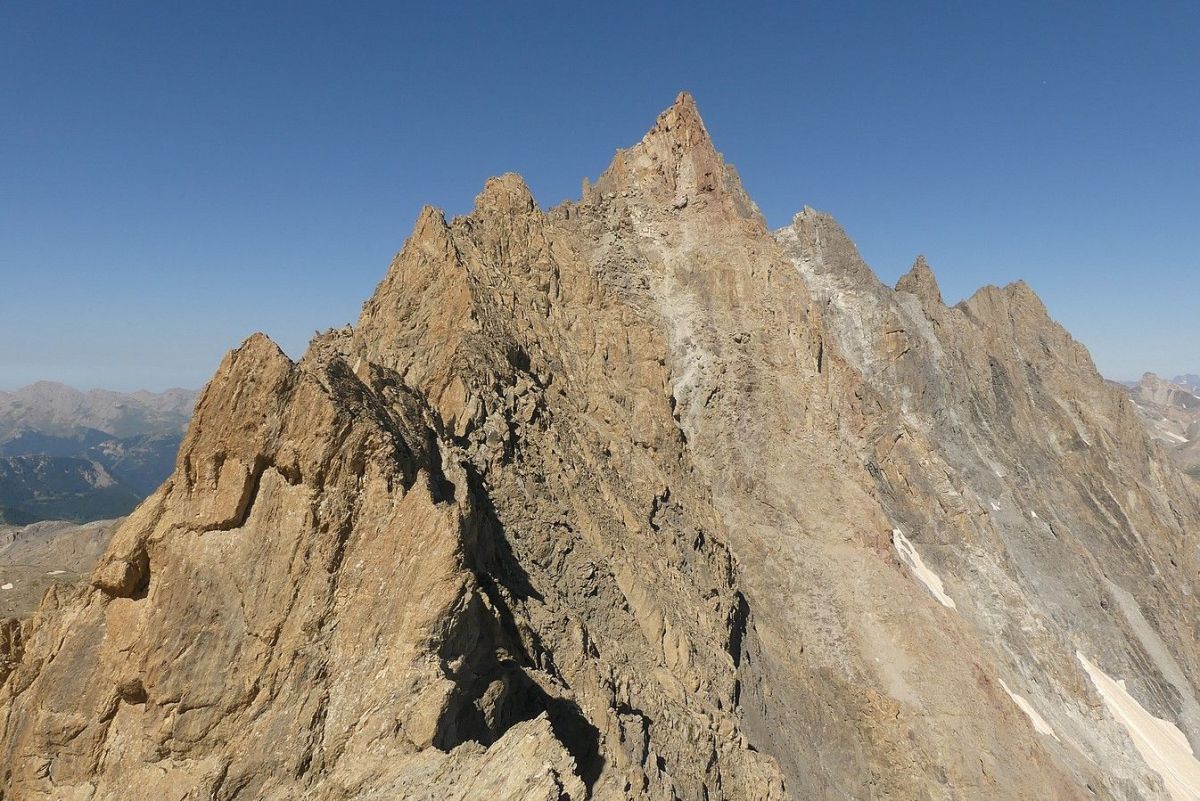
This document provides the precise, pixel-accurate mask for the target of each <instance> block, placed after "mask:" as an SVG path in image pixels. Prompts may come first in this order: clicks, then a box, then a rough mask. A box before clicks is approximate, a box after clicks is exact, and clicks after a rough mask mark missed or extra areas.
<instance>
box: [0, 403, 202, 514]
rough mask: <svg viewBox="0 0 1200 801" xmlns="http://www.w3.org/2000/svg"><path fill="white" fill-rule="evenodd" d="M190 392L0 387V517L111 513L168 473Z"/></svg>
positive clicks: (126, 507)
mask: <svg viewBox="0 0 1200 801" xmlns="http://www.w3.org/2000/svg"><path fill="white" fill-rule="evenodd" d="M196 395H197V393H196V392H195V391H193V390H185V389H171V390H167V391H166V392H162V393H152V392H133V393H120V392H110V391H107V390H92V391H90V392H80V391H78V390H76V389H72V388H71V387H68V386H65V385H63V384H57V383H53V382H49V381H42V382H38V383H36V384H32V385H30V386H28V387H25V388H24V389H20V390H17V391H16V392H0V523H10V524H16V525H24V524H28V523H33V522H36V521H39V520H70V521H75V522H83V521H88V520H100V519H106V518H112V517H119V516H121V515H125V514H128V513H129V512H130V511H132V510H133V508H134V507H135V506H137V504H138V503H139V502H140V501H141V500H142V499H143V498H145V497H146V496H147V495H149V494H150V493H151V492H153V491H154V489H155V488H156V487H157V486H158V485H159V484H160V483H161V482H162V481H163V479H164V478H166V477H167V475H169V474H170V472H171V469H172V467H173V466H174V463H175V453H176V452H177V451H178V450H179V443H180V441H181V439H182V437H183V431H184V428H185V427H186V426H187V422H188V420H189V418H190V417H191V411H192V406H193V405H194V404H195V401H196Z"/></svg>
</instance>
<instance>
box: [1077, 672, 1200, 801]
mask: <svg viewBox="0 0 1200 801" xmlns="http://www.w3.org/2000/svg"><path fill="white" fill-rule="evenodd" d="M1075 656H1076V658H1078V659H1079V662H1080V664H1082V665H1083V669H1084V670H1085V671H1087V674H1088V677H1089V678H1091V680H1092V684H1093V685H1095V687H1096V690H1097V691H1098V692H1099V693H1100V697H1101V698H1103V699H1104V703H1105V705H1106V706H1107V707H1108V711H1109V712H1110V713H1111V714H1112V716H1113V717H1114V718H1116V719H1117V720H1118V721H1120V723H1121V725H1122V726H1124V727H1125V731H1126V732H1128V733H1129V739H1130V740H1132V741H1133V745H1134V747H1135V748H1137V750H1138V753H1139V754H1141V755H1142V759H1143V760H1145V762H1146V765H1147V766H1148V767H1149V768H1150V769H1151V770H1153V771H1154V772H1155V773H1157V774H1158V775H1160V776H1162V780H1163V786H1165V787H1166V788H1167V793H1168V794H1169V795H1170V796H1171V798H1172V799H1174V801H1200V761H1197V760H1196V755H1195V753H1193V751H1192V746H1191V744H1190V743H1188V740H1187V737H1185V736H1184V735H1183V732H1181V731H1180V730H1179V729H1178V728H1177V727H1176V726H1175V724H1174V723H1171V722H1170V721H1167V720H1163V719H1162V718H1156V717H1154V715H1151V714H1150V713H1149V712H1147V711H1146V709H1145V708H1144V707H1142V705H1141V704H1139V703H1138V702H1137V699H1136V698H1134V697H1133V696H1132V695H1130V694H1129V691H1128V690H1127V689H1125V681H1124V679H1121V680H1115V679H1113V678H1112V677H1111V676H1109V675H1108V674H1107V673H1105V672H1104V671H1103V670H1101V669H1100V668H1098V667H1096V666H1095V665H1093V664H1092V663H1091V662H1089V661H1088V659H1087V657H1085V656H1084V655H1083V654H1082V653H1080V652H1079V651H1076V652H1075Z"/></svg>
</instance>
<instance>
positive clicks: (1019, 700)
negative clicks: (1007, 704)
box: [1000, 679, 1062, 743]
mask: <svg viewBox="0 0 1200 801" xmlns="http://www.w3.org/2000/svg"><path fill="white" fill-rule="evenodd" d="M1000 686H1001V687H1003V688H1004V692H1006V693H1008V697H1009V698H1011V699H1012V700H1013V703H1014V704H1016V705H1017V708H1019V709H1020V710H1021V711H1022V712H1024V713H1025V717H1027V718H1029V722H1030V723H1032V724H1033V730H1034V731H1036V732H1037V733H1038V734H1045V735H1047V736H1048V737H1053V738H1054V739H1055V740H1058V735H1057V734H1055V733H1054V729H1052V728H1050V724H1049V723H1047V722H1046V719H1045V718H1044V717H1042V716H1041V715H1039V714H1038V711H1037V710H1036V709H1034V708H1033V704H1031V703H1029V702H1028V701H1026V700H1025V698H1024V697H1023V696H1020V695H1017V694H1016V693H1014V692H1013V691H1012V690H1010V689H1008V685H1007V684H1005V683H1004V679H1000ZM1058 741H1059V742H1060V743H1061V742H1062V740H1058Z"/></svg>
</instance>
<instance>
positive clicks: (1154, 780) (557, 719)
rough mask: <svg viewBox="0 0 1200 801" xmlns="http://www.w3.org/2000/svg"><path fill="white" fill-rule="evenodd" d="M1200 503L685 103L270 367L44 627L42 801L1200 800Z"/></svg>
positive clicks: (29, 745)
mask: <svg viewBox="0 0 1200 801" xmlns="http://www.w3.org/2000/svg"><path fill="white" fill-rule="evenodd" d="M1198 487H1200V485H1198V484H1197V483H1196V482H1194V481H1192V480H1191V479H1189V478H1187V477H1186V476H1184V475H1183V473H1182V472H1181V471H1180V470H1179V469H1178V468H1177V467H1176V466H1175V465H1174V464H1173V463H1172V462H1171V460H1170V458H1169V456H1168V455H1167V454H1166V452H1165V451H1164V450H1163V448H1162V447H1161V445H1159V444H1157V443H1155V442H1154V441H1152V439H1151V438H1150V437H1149V435H1148V433H1147V430H1146V429H1145V427H1144V425H1143V423H1142V420H1141V419H1140V417H1139V414H1138V411H1137V409H1136V408H1135V406H1134V404H1133V402H1132V400H1131V398H1130V397H1129V395H1128V394H1127V393H1125V392H1123V391H1122V390H1120V389H1119V388H1116V387H1113V386H1111V385H1108V384H1106V383H1105V381H1104V380H1103V379H1102V378H1101V377H1100V375H1099V374H1098V373H1097V372H1096V369H1095V367H1094V366H1093V363H1092V360H1091V358H1090V357H1089V355H1088V353H1087V351H1086V349H1085V348H1084V347H1083V346H1082V345H1080V344H1079V343H1078V342H1076V341H1074V340H1073V339H1072V338H1071V336H1070V335H1069V334H1068V333H1067V332H1066V331H1064V330H1063V329H1062V328H1061V327H1060V326H1059V325H1057V324H1056V323H1055V322H1054V321H1053V320H1052V319H1051V318H1050V316H1049V315H1048V313H1047V310H1046V308H1045V307H1044V306H1043V304H1042V303H1041V301H1040V300H1039V299H1038V297H1037V296H1036V295H1035V294H1034V292H1033V290H1032V289H1031V288H1030V287H1029V286H1027V285H1026V284H1024V283H1017V284H1013V285H1010V286H1007V287H1003V288H998V287H994V286H989V287H985V288H983V289H981V290H979V291H978V292H977V293H976V294H975V295H973V296H972V297H971V298H969V299H968V300H966V301H964V302H962V303H959V304H958V305H956V306H952V307H951V306H946V305H945V303H944V302H943V298H942V295H941V292H940V291H939V289H938V284H937V280H936V278H935V276H934V272H933V270H932V269H931V267H930V265H929V264H927V263H926V261H925V260H924V259H917V261H916V263H915V264H914V265H913V268H912V270H911V272H909V273H908V274H907V275H906V276H905V277H904V278H902V279H901V280H900V282H899V284H898V285H897V286H896V287H895V288H891V287H888V286H885V285H884V284H882V283H881V282H880V281H879V280H878V279H877V278H876V276H875V275H874V274H873V273H872V272H871V270H870V269H869V268H868V267H867V265H866V264H864V263H863V261H862V259H861V258H860V257H859V255H858V252H857V251H856V249H855V247H854V244H853V242H852V241H851V240H850V239H849V238H848V237H847V235H846V233H845V232H844V231H843V230H842V229H841V228H840V227H839V226H838V224H837V223H836V222H835V221H834V220H833V219H832V218H831V217H829V216H827V215H825V214H822V213H820V212H817V211H813V210H811V209H808V208H805V209H804V210H803V211H801V212H800V213H799V214H797V215H796V217H795V219H794V220H793V221H792V224H791V225H789V226H787V227H786V228H783V229H781V230H778V231H772V230H770V229H769V228H768V227H767V225H766V224H765V222H764V220H763V217H762V215H761V214H760V213H759V212H758V209H757V207H756V206H755V204H754V202H753V201H752V200H751V198H750V197H749V196H748V195H747V194H746V192H745V191H744V190H743V188H742V185H741V182H740V180H739V178H738V176H737V173H736V172H735V171H734V169H733V167H732V166H731V165H729V164H728V163H726V162H725V161H724V159H723V158H722V156H721V155H720V154H719V153H718V152H717V151H716V149H715V148H714V146H713V143H712V141H711V140H710V138H709V135H708V133H707V131H706V129H705V126H704V123H703V122H702V121H701V118H700V116H699V114H698V112H697V110H696V106H695V104H694V103H693V101H692V99H691V97H689V96H688V95H686V94H683V95H680V96H679V98H678V99H677V100H676V101H675V103H674V105H672V106H671V107H670V108H669V109H667V110H666V111H665V112H664V113H663V114H662V115H661V116H660V117H659V118H658V120H657V122H656V123H655V124H654V126H653V128H651V130H650V131H649V133H647V134H646V136H645V137H644V138H643V139H642V140H641V141H640V142H638V143H637V144H635V145H634V146H633V147H631V148H629V149H627V150H623V151H620V152H618V154H617V156H616V157H615V159H614V160H613V162H612V165H611V166H610V167H609V168H608V169H607V171H605V172H604V173H603V174H602V175H601V176H600V177H599V179H598V180H597V181H596V182H595V183H592V184H589V183H585V185H584V190H583V195H582V197H581V198H580V199H579V200H578V201H576V202H567V203H563V204H562V205H559V206H557V207H555V208H552V209H550V210H549V211H544V210H543V209H542V208H541V207H540V206H539V205H538V203H537V202H536V201H535V200H534V198H533V197H532V196H531V194H530V192H529V189H528V188H527V187H526V186H525V184H524V183H523V182H522V181H521V179H520V178H518V177H517V176H515V175H506V176H503V177H500V178H495V179H492V180H490V181H488V182H487V183H486V185H485V186H484V188H483V191H482V192H481V193H480V194H479V196H478V198H477V199H476V202H475V207H474V210H473V211H472V212H471V213H470V214H467V215H465V216H463V217H458V218H455V219H453V220H449V221H447V220H446V219H445V218H444V216H443V215H442V213H441V212H439V211H437V210H436V209H433V208H426V209H425V210H423V211H422V212H421V214H420V217H419V219H418V220H417V222H416V226H415V229H414V230H413V232H412V235H411V236H410V237H409V239H408V241H407V242H406V243H405V245H404V247H403V249H402V250H401V251H400V252H399V254H398V255H397V256H396V257H395V259H394V260H393V262H392V264H391V266H390V268H389V269H388V272H387V275H386V277H385V278H384V279H383V281H382V283H380V285H379V287H378V288H377V289H376V291H375V294H374V295H373V296H372V297H371V298H370V300H368V301H367V303H366V304H365V305H364V307H363V311H362V315H361V317H360V318H359V320H358V322H357V324H356V325H354V326H353V327H352V328H346V329H341V330H332V331H329V332H327V333H324V334H322V335H320V336H318V337H317V338H315V339H314V340H313V342H312V344H311V346H310V347H309V350H308V352H307V353H306V354H305V355H304V357H303V358H302V359H300V361H299V362H293V361H291V360H290V359H289V358H288V357H287V356H286V355H284V354H283V353H282V352H281V351H280V349H279V348H278V347H276V346H275V345H274V344H273V343H272V342H271V341H269V340H268V339H267V338H266V337H265V336H262V335H256V336H254V337H251V338H250V339H249V340H247V341H246V342H245V343H243V344H242V345H241V346H240V347H238V348H237V349H236V350H234V351H232V352H230V353H229V355H228V356H227V357H226V358H225V360H224V362H223V363H222V364H221V366H220V368H219V370H218V371H217V374H216V375H215V376H214V377H213V379H212V381H211V382H210V383H209V385H208V387H207V388H206V389H205V390H204V392H203V394H202V396H201V398H200V400H199V402H198V404H197V406H196V411H195V415H194V417H193V419H192V422H191V424H190V428H189V429H188V432H187V434H186V436H185V437H184V440H183V443H182V446H181V448H180V451H179V455H178V459H177V462H176V465H175V469H174V472H173V474H172V475H171V476H170V477H169V478H168V479H167V481H166V482H165V483H164V484H163V485H162V486H161V487H160V488H159V489H158V490H157V492H155V493H154V494H153V495H152V496H151V497H150V498H149V499H148V500H146V501H145V502H144V503H143V504H142V505H141V506H140V507H139V508H138V509H137V511H136V512H134V514H133V515H132V516H131V517H130V518H129V519H128V520H126V521H125V522H124V523H123V524H122V525H121V526H120V528H119V529H118V530H117V532H116V533H115V535H114V537H113V540H112V542H111V544H110V545H109V547H108V549H107V551H106V553H105V554H104V555H103V556H102V557H101V558H100V560H99V562H98V564H97V566H96V568H95V570H94V572H93V573H92V575H91V580H90V583H88V584H86V585H85V586H83V587H81V588H78V589H70V588H67V587H63V586H62V585H55V586H53V587H52V588H51V589H50V590H48V591H47V594H46V595H45V597H44V598H43V599H42V601H41V605H40V607H39V609H38V610H37V612H36V613H35V614H34V615H33V617H32V618H31V619H30V620H28V621H26V622H25V623H23V624H20V625H18V626H15V627H14V626H10V630H9V631H8V632H7V633H6V634H3V635H0V636H3V637H7V640H6V642H7V643H8V646H7V648H8V652H9V653H10V655H11V657H10V661H11V663H12V667H11V670H10V672H9V674H8V677H7V679H6V680H5V682H4V684H3V687H2V688H0V749H2V756H0V771H2V774H0V788H2V789H0V797H3V798H4V799H6V800H11V801H24V800H25V799H47V798H53V799H114V800H115V799H127V798H131V797H137V798H146V799H158V798H171V799H196V800H199V799H221V800H222V801H231V800H232V799H274V800H277V801H282V800H283V799H312V800H313V801H315V800H316V799H362V800H363V801H368V800H369V801H384V800H385V799H386V800H387V801H391V800H392V799H486V800H487V801H499V800H500V799H547V800H557V799H574V800H576V801H579V800H581V799H687V800H689V801H690V800H691V799H697V800H699V799H708V800H709V801H715V800H716V799H729V800H730V801H750V800H751V799H755V800H757V801H767V800H768V799H769V800H771V801H780V800H782V799H794V800H795V801H802V800H806V799H828V800H834V799H895V801H913V800H916V799H931V800H932V799H1035V798H1036V799H1063V800H1064V801H1066V800H1067V799H1071V800H1074V799H1079V800H1080V801H1083V799H1105V800H1106V801H1117V800H1120V801H1134V799H1144V800H1145V801H1168V800H1169V801H1184V800H1185V799H1197V798H1200V762H1197V759H1196V757H1195V756H1194V754H1195V753H1196V749H1197V748H1198V747H1200V703H1198V702H1197V687H1198V686H1200V638H1198V636H1197V635H1198V631H1200V630H1198V622H1200V614H1198V613H1200V603H1198V601H1197V596H1196V589H1197V586H1196V583H1197V579H1198V576H1197V571H1198V569H1200V550H1198V548H1197V537H1198V535H1200V489H1198Z"/></svg>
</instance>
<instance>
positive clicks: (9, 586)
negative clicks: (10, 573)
mask: <svg viewBox="0 0 1200 801" xmlns="http://www.w3.org/2000/svg"><path fill="white" fill-rule="evenodd" d="M12 588H13V585H12V582H9V583H8V584H4V585H0V590H11V589H12Z"/></svg>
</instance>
